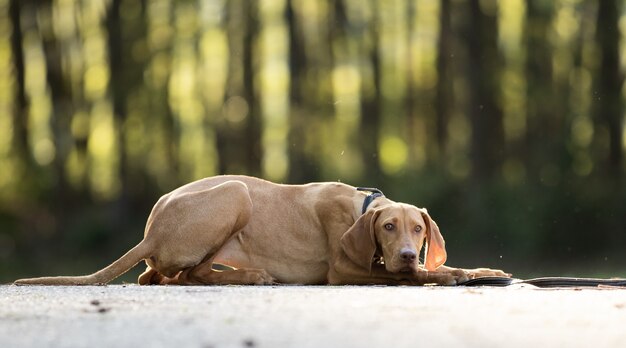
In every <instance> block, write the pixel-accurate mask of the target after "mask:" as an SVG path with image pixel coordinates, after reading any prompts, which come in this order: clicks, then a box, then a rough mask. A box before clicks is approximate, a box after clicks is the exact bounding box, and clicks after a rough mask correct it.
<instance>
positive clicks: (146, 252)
mask: <svg viewBox="0 0 626 348" xmlns="http://www.w3.org/2000/svg"><path fill="white" fill-rule="evenodd" d="M151 250H152V248H151V247H150V246H149V245H148V243H146V241H145V240H143V241H141V242H140V243H139V244H137V245H136V246H135V247H134V248H132V249H130V250H129V251H128V252H127V253H126V254H124V256H122V257H120V258H119V259H117V260H116V261H114V262H113V263H112V264H110V265H109V266H107V267H105V268H103V269H101V270H99V271H98V272H96V273H93V274H90V275H86V276H78V277H41V278H28V279H18V280H16V281H15V282H14V284H16V285H90V284H106V283H108V282H110V281H111V280H113V279H115V278H117V277H119V276H121V275H122V274H124V273H126V272H127V271H128V270H129V269H131V268H133V267H134V266H135V265H136V264H138V263H139V262H140V261H141V260H143V259H145V258H147V257H149V256H150V251H151Z"/></svg>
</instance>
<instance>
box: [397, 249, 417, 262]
mask: <svg viewBox="0 0 626 348" xmlns="http://www.w3.org/2000/svg"><path fill="white" fill-rule="evenodd" d="M400 259H401V260H402V261H404V262H406V263H412V262H415V259H417V253H416V252H415V251H414V250H411V249H402V250H400Z"/></svg>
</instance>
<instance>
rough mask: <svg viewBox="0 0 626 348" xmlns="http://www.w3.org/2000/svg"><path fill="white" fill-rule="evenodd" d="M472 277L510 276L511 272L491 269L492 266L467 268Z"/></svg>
mask: <svg viewBox="0 0 626 348" xmlns="http://www.w3.org/2000/svg"><path fill="white" fill-rule="evenodd" d="M466 271H467V274H468V275H469V277H470V279H474V278H480V277H506V278H510V277H511V274H510V273H506V272H504V271H502V270H499V269H491V268H475V269H470V270H466Z"/></svg>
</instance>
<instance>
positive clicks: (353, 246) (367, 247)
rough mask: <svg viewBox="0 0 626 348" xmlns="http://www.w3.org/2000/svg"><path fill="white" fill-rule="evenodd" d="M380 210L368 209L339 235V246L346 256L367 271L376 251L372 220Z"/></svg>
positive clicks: (370, 268) (369, 269)
mask: <svg viewBox="0 0 626 348" xmlns="http://www.w3.org/2000/svg"><path fill="white" fill-rule="evenodd" d="M378 215H380V212H378V211H376V210H374V209H370V210H368V211H367V212H365V214H363V215H361V216H360V217H359V218H358V219H357V220H356V221H355V222H354V224H353V225H352V226H351V227H350V228H349V229H348V230H347V231H346V232H345V233H344V234H343V236H342V237H341V248H342V249H343V251H344V252H345V253H346V255H348V258H349V259H350V260H351V261H352V262H354V263H356V264H357V265H359V266H361V267H363V268H365V269H367V270H368V272H369V271H371V270H372V259H373V258H374V254H375V253H376V235H375V234H374V222H375V221H376V218H378Z"/></svg>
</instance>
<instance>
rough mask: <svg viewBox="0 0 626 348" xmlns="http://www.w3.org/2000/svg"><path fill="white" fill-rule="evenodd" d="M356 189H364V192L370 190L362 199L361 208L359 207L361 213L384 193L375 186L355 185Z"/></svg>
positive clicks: (383, 195)
mask: <svg viewBox="0 0 626 348" xmlns="http://www.w3.org/2000/svg"><path fill="white" fill-rule="evenodd" d="M356 190H357V191H365V192H370V194H369V195H367V196H366V197H365V200H364V201H363V208H362V209H361V214H365V211H366V210H367V207H368V206H369V205H370V204H371V203H372V202H373V201H374V200H375V199H376V198H378V197H385V194H383V191H381V190H379V189H377V188H371V187H357V188H356Z"/></svg>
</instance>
